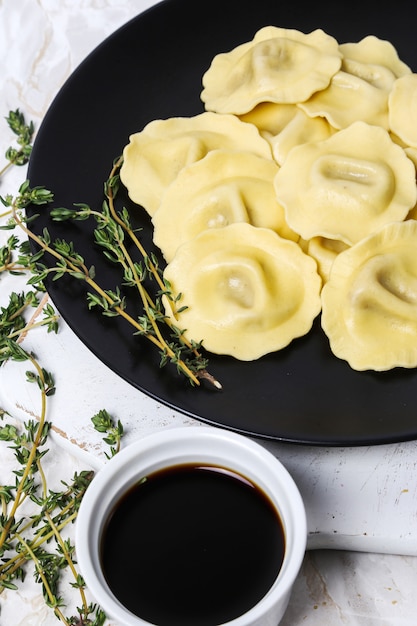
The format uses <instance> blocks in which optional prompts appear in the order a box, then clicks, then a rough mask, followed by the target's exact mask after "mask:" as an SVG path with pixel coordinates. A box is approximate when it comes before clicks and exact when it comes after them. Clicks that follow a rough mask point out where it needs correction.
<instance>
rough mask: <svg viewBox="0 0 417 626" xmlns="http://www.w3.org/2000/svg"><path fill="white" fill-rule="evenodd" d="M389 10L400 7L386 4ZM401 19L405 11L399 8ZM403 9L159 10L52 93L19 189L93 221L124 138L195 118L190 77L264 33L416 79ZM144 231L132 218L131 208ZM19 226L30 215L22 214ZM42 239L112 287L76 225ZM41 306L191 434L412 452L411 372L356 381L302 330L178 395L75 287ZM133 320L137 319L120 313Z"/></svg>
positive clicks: (54, 229) (142, 348)
mask: <svg viewBox="0 0 417 626" xmlns="http://www.w3.org/2000/svg"><path fill="white" fill-rule="evenodd" d="M400 4H401V3H400ZM412 6H415V5H412ZM416 17H417V16H416V9H415V8H411V9H410V5H408V8H407V10H406V11H403V10H401V6H400V5H398V9H397V5H394V6H392V5H391V4H383V3H381V2H380V1H378V2H368V3H366V2H357V3H356V2H349V3H344V4H340V3H338V2H335V1H334V0H332V1H327V0H326V1H320V2H315V3H314V4H313V5H311V8H308V7H307V9H305V8H301V6H300V3H298V2H278V1H268V0H255V2H252V1H251V2H246V1H245V0H210V2H197V1H196V0H168V1H166V2H162V3H160V4H158V5H156V6H154V7H153V8H151V9H150V10H148V11H146V12H145V13H143V14H141V15H139V16H138V17H137V18H135V19H133V20H131V21H130V22H128V23H127V24H126V25H125V26H123V27H122V28H121V29H119V30H118V31H116V32H115V33H114V34H113V35H112V36H111V37H109V38H108V39H106V40H105V41H104V42H103V43H102V44H101V45H100V46H99V47H98V48H97V49H96V50H95V51H94V52H93V53H92V54H91V55H89V56H88V57H87V59H86V60H85V61H84V62H83V63H82V64H81V65H80V67H79V68H78V69H77V70H76V71H75V72H74V73H73V75H72V76H71V77H70V78H69V80H68V81H67V82H66V84H65V85H64V86H63V88H62V89H61V91H60V92H59V94H58V96H57V97H56V99H55V100H54V102H53V104H52V106H51V107H50V109H49V111H48V113H47V115H46V117H45V119H44V122H43V123H42V125H41V128H40V129H39V133H38V136H37V139H36V142H35V146H34V150H33V156H32V158H31V161H30V165H29V178H30V181H31V185H32V186H34V185H45V186H46V187H48V188H50V189H52V190H53V191H54V193H55V198H56V202H55V204H56V205H57V206H72V204H73V203H76V202H86V203H88V204H90V205H91V206H92V207H97V208H100V207H101V202H102V199H103V196H102V190H103V182H104V180H106V178H107V175H108V172H109V169H110V167H111V163H112V161H113V158H114V157H116V156H117V155H119V154H120V153H121V151H122V149H123V147H124V145H125V144H126V143H127V142H128V137H129V135H130V134H131V133H132V132H136V131H138V130H141V129H142V127H143V126H144V125H145V124H146V123H147V122H149V121H151V120H152V119H156V118H166V117H171V116H175V115H180V116H189V115H195V114H197V113H200V112H202V111H203V106H202V103H201V101H200V92H201V77H202V75H203V73H204V71H205V70H206V69H207V67H208V66H209V64H210V62H211V59H212V57H213V56H214V55H215V54H217V53H218V52H222V51H227V50H230V49H231V48H233V47H234V46H236V45H238V44H240V43H243V42H244V41H248V40H249V39H251V38H252V37H253V35H254V33H255V32H256V30H258V29H259V28H261V27H262V26H266V25H270V24H273V25H276V26H283V27H286V28H297V29H300V30H303V31H304V32H309V31H311V30H313V29H315V28H322V29H323V30H325V31H326V32H328V33H329V34H331V35H333V36H334V37H336V38H337V39H338V41H339V42H340V43H342V42H346V41H358V40H359V39H361V38H362V37H364V36H365V35H367V34H375V35H377V36H378V37H381V38H384V39H388V40H390V41H391V42H392V43H393V44H394V45H395V46H396V48H397V50H398V52H399V55H400V57H401V58H402V60H403V61H405V62H406V63H408V64H409V65H410V66H411V67H412V68H413V69H414V68H417V44H416V43H415V41H416V38H415V33H416V30H415V24H416V19H415V18H416ZM124 203H125V204H126V206H128V207H129V208H131V209H132V215H134V216H135V218H134V219H135V222H136V224H137V225H138V226H143V227H144V233H143V238H144V243H145V246H150V245H151V229H150V225H149V221H148V219H147V217H146V216H145V212H144V211H143V212H142V211H141V210H138V209H137V207H136V208H135V207H133V206H132V205H131V204H130V203H129V201H128V199H127V198H124ZM29 212H30V211H29ZM44 226H47V227H48V229H49V231H50V233H51V235H52V237H53V238H56V237H58V238H65V239H67V240H72V241H73V242H74V244H75V247H76V249H77V250H78V251H79V252H80V253H82V254H83V255H84V257H85V259H86V262H87V264H92V265H95V266H96V268H97V275H98V277H99V281H100V282H101V284H102V285H103V286H104V287H105V288H114V287H115V285H117V284H118V282H119V275H118V272H117V270H116V268H115V267H113V266H111V265H109V264H108V263H107V262H106V261H105V259H104V258H103V257H102V254H101V252H100V251H99V250H97V249H95V247H94V245H93V243H92V237H91V230H92V225H89V224H88V223H87V222H79V223H77V224H74V223H72V224H69V223H65V224H59V223H56V222H52V221H51V220H50V218H49V215H48V210H47V209H45V210H44V211H43V212H42V215H41V217H40V218H39V219H38V220H37V221H36V222H35V226H34V229H35V230H36V231H37V232H39V231H41V229H42V228H43V227H44ZM48 289H49V292H50V294H51V296H52V298H53V301H54V302H55V304H56V306H57V307H58V309H59V311H60V312H61V314H62V316H63V318H64V319H65V320H66V322H67V323H68V324H69V326H70V327H71V328H72V329H73V330H74V331H75V333H76V334H77V335H78V337H80V339H81V340H82V341H83V342H84V343H85V344H86V345H87V346H88V347H89V348H90V349H91V350H92V351H93V353H95V354H96V355H97V357H98V358H99V359H100V360H101V361H103V362H104V363H106V364H107V365H108V366H109V367H110V368H111V369H112V370H113V371H115V372H116V373H117V374H119V375H120V376H121V377H122V378H124V379H125V380H127V381H129V382H130V383H131V384H132V385H134V386H135V387H137V388H138V389H141V390H142V391H144V392H145V393H147V394H149V395H150V396H151V397H154V398H156V399H158V400H160V401H162V402H163V403H164V404H166V405H168V406H171V407H174V408H175V409H178V410H179V411H181V412H183V413H185V414H187V415H190V416H193V417H196V418H198V419H200V420H202V421H204V422H208V423H212V424H217V425H219V426H222V427H226V428H229V429H232V430H236V431H240V432H243V433H247V434H253V435H256V436H260V437H264V438H270V439H276V440H281V441H288V442H297V443H308V444H322V445H341V446H345V445H349V446H350V445H363V444H377V443H389V442H396V441H405V440H409V439H415V438H416V435H417V400H416V395H417V371H415V370H395V371H391V372H387V373H382V374H377V373H372V372H369V373H358V372H355V371H353V370H351V369H350V368H349V366H348V365H347V364H346V363H344V362H342V361H340V360H338V359H336V358H335V357H333V356H332V355H331V353H330V351H329V347H328V342H327V340H326V338H325V337H324V335H323V333H322V332H321V330H320V327H319V323H316V325H315V328H314V329H313V331H312V332H311V333H310V334H309V335H308V336H306V337H304V338H302V339H300V340H297V341H294V342H293V343H292V344H291V346H290V347H289V348H287V349H285V350H283V351H281V352H279V353H277V354H272V355H269V356H266V357H265V358H262V359H260V360H259V361H256V362H252V363H244V362H238V361H235V360H234V359H231V358H223V357H216V356H211V358H210V370H211V371H212V372H213V374H214V375H215V376H216V377H217V378H218V379H219V380H220V381H221V382H222V384H223V391H220V392H219V391H214V390H212V389H209V388H207V387H205V386H203V387H202V388H191V387H190V386H189V385H188V383H186V382H184V380H183V379H182V378H181V377H179V376H177V374H176V372H175V371H174V370H173V369H171V368H165V369H163V370H161V369H160V368H159V356H158V355H157V353H156V351H155V349H154V348H153V347H152V346H150V344H149V343H148V342H147V341H146V340H144V339H143V338H142V339H139V338H137V337H133V335H132V329H131V328H130V326H128V325H127V324H126V323H125V322H123V321H122V320H120V319H108V318H103V317H102V316H99V315H98V314H95V313H94V312H91V311H88V309H87V306H86V300H85V292H84V291H83V289H82V286H81V284H80V283H79V282H76V281H75V282H68V281H61V280H60V281H57V282H55V283H53V284H50V285H48ZM129 306H130V307H131V309H132V310H133V311H134V310H135V307H136V306H137V304H136V302H135V301H132V300H130V301H129Z"/></svg>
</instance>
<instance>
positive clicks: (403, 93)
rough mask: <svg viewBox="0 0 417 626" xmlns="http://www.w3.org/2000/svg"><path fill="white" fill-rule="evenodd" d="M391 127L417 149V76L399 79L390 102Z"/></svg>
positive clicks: (403, 139)
mask: <svg viewBox="0 0 417 626" xmlns="http://www.w3.org/2000/svg"><path fill="white" fill-rule="evenodd" d="M388 110H389V127H390V129H391V130H392V132H393V133H395V134H396V135H398V137H399V138H400V139H401V140H402V141H403V142H404V143H405V144H406V145H408V146H410V147H412V148H417V74H407V75H406V76H402V77H401V78H398V79H397V80H396V81H395V83H394V85H393V87H392V90H391V93H390V96H389V100H388Z"/></svg>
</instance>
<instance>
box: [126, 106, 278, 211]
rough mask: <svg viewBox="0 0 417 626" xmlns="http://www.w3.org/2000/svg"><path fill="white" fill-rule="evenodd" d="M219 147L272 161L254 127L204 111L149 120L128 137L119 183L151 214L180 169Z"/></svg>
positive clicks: (232, 118)
mask: <svg viewBox="0 0 417 626" xmlns="http://www.w3.org/2000/svg"><path fill="white" fill-rule="evenodd" d="M218 148H225V149H231V150H247V151H249V152H253V153H255V154H258V155H260V156H262V157H264V158H271V148H270V146H269V144H268V143H267V141H266V140H265V139H263V138H262V137H261V136H260V134H259V132H258V130H257V129H256V128H255V126H253V125H252V124H245V123H244V122H242V121H241V120H239V119H238V118H237V117H235V116H234V115H217V114H215V113H210V112H208V111H206V112H205V113H201V114H199V115H195V116H194V117H173V118H168V119H165V120H153V121H152V122H149V124H147V125H146V126H145V127H144V129H143V130H142V131H140V132H138V133H134V134H133V135H131V136H130V138H129V143H128V144H127V145H126V146H125V148H124V150H123V165H122V167H121V170H120V178H121V181H122V182H123V184H124V185H125V186H126V188H127V190H128V193H129V196H130V198H131V199H132V200H133V202H136V203H137V204H140V205H141V206H143V208H144V209H145V210H146V211H147V212H148V213H149V215H153V214H154V213H155V211H156V209H157V208H158V206H159V203H160V201H161V198H162V195H163V193H164V191H165V189H166V188H167V187H168V185H169V184H170V183H171V182H172V181H173V180H174V179H175V177H176V176H177V175H178V173H179V172H180V171H181V169H182V168H183V167H184V166H185V165H189V164H190V163H194V162H195V161H198V160H199V159H201V158H203V157H204V156H205V155H206V154H207V152H209V151H210V150H214V149H218Z"/></svg>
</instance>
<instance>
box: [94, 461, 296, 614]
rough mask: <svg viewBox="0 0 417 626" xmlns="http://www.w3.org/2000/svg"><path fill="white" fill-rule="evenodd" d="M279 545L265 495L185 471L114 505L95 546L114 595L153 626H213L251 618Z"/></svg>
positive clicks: (232, 477) (214, 471) (222, 475)
mask: <svg viewBox="0 0 417 626" xmlns="http://www.w3.org/2000/svg"><path fill="white" fill-rule="evenodd" d="M284 550H285V538H284V531H283V527H282V523H281V520H280V518H279V515H278V513H277V511H276V509H275V507H274V506H273V505H272V503H271V501H270V500H269V498H268V497H267V496H266V494H264V492H263V491H262V490H261V489H259V488H258V487H257V486H255V485H254V484H253V483H252V482H250V481H248V480H247V479H246V478H244V477H243V476H241V475H239V474H235V473H232V472H230V471H229V470H224V469H223V468H221V467H216V466H197V465H193V464H185V465H178V466H173V467H170V468H167V469H163V470H161V471H158V472H155V473H153V474H151V475H149V476H148V477H147V479H146V480H145V481H143V482H140V483H139V484H137V485H134V486H133V487H132V488H131V489H130V490H129V491H127V492H126V494H124V495H123V497H122V498H121V499H120V501H119V502H117V504H116V506H115V507H114V510H113V511H112V512H111V515H110V516H109V518H108V520H107V522H106V525H105V528H104V531H103V534H102V540H101V562H102V568H103V572H104V575H105V578H106V580H107V583H108V585H109V587H110V589H111V590H112V592H113V594H114V595H115V596H116V597H117V598H118V599H119V601H120V602H121V603H122V604H123V605H124V606H125V607H126V608H128V609H129V610H130V611H131V612H132V613H134V614H136V615H137V616H139V617H141V618H142V619H144V620H146V621H148V622H150V623H152V624H157V625H158V626H215V625H216V624H222V623H224V622H227V621H229V620H232V619H234V618H236V617H238V616H239V615H241V614H243V613H245V612H246V611H247V610H249V609H250V608H252V607H253V606H254V605H255V604H256V603H257V602H258V601H259V600H260V599H261V598H262V597H263V596H264V595H265V593H266V592H267V591H268V590H269V589H270V588H271V586H272V584H273V583H274V581H275V579H276V577H277V575H278V573H279V570H280V568H281V565H282V561H283V557H284Z"/></svg>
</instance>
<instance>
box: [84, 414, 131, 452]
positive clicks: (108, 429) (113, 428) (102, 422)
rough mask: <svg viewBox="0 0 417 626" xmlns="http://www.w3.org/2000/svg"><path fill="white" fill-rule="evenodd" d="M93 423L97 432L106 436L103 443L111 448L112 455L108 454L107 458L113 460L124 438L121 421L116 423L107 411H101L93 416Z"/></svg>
mask: <svg viewBox="0 0 417 626" xmlns="http://www.w3.org/2000/svg"><path fill="white" fill-rule="evenodd" d="M91 421H92V422H93V425H94V428H95V429H96V431H97V432H99V433H104V434H105V435H106V436H105V437H103V441H104V443H107V444H108V445H109V446H110V454H107V453H106V456H107V458H111V457H112V456H114V455H115V454H117V453H118V452H119V450H120V442H121V438H122V436H123V425H122V423H121V421H120V420H118V421H117V423H116V422H115V421H114V420H113V418H112V416H111V415H110V414H109V413H108V412H107V411H106V409H101V410H100V411H99V412H98V413H96V415H93V417H92V418H91Z"/></svg>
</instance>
